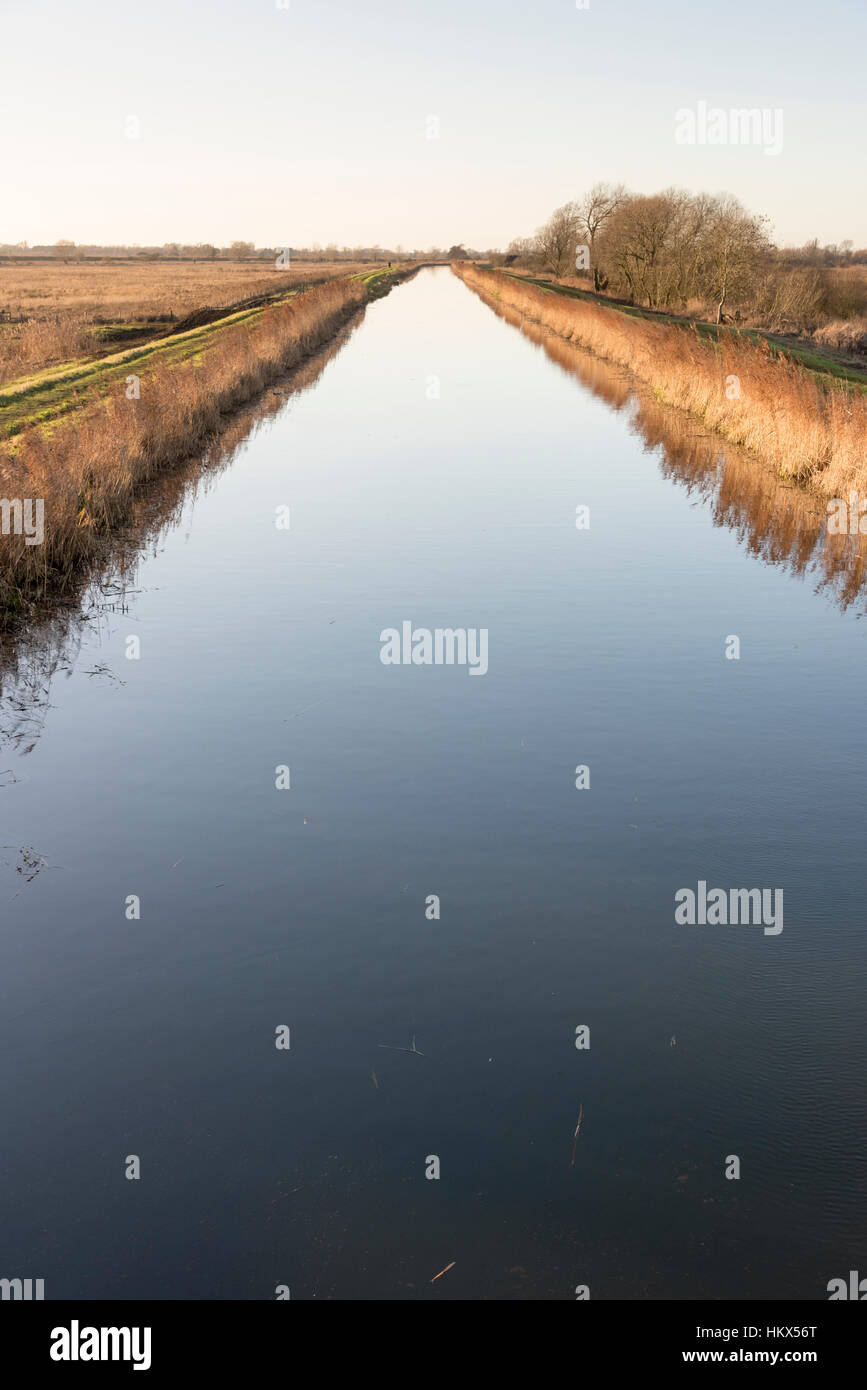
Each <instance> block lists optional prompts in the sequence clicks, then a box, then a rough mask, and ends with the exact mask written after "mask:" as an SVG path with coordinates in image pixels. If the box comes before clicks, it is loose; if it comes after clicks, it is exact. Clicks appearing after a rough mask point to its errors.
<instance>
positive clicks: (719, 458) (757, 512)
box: [474, 287, 867, 608]
mask: <svg viewBox="0 0 867 1390" xmlns="http://www.w3.org/2000/svg"><path fill="white" fill-rule="evenodd" d="M474 288H475V287H474ZM483 297H484V298H485V301H486V303H488V304H490V307H491V308H492V309H493V310H494V311H495V313H497V314H499V316H500V317H501V318H503V319H505V320H506V322H508V323H510V324H512V325H513V326H514V327H516V328H518V329H520V331H521V332H522V333H523V334H524V335H525V337H527V338H529V339H531V341H532V342H534V343H536V344H538V346H539V347H541V348H542V350H543V351H544V352H545V354H546V356H547V357H549V358H550V359H551V361H552V362H555V363H556V364H557V366H558V367H559V368H561V370H562V371H564V372H567V373H568V374H569V375H571V376H575V377H578V379H579V380H580V381H581V382H582V383H583V385H585V386H587V387H588V388H589V389H590V390H591V391H593V393H594V394H595V395H597V396H599V397H601V399H602V400H604V401H606V402H607V404H608V405H610V406H612V407H613V409H615V410H624V411H628V412H629V414H630V417H631V425H632V428H633V429H634V430H635V432H636V433H637V434H638V435H640V437H641V438H642V439H643V440H644V442H645V444H646V446H647V447H648V448H649V449H652V450H653V451H654V452H655V453H656V454H657V457H658V459H659V464H660V467H661V469H662V472H663V474H664V476H665V477H667V478H670V479H672V480H673V481H675V482H678V483H680V484H681V485H682V486H684V487H686V488H687V490H688V491H690V492H693V491H694V492H696V493H698V494H699V495H701V496H703V497H706V498H707V499H708V501H709V502H710V503H711V506H712V509H713V519H714V522H715V524H716V525H718V526H728V527H730V528H731V529H732V530H733V531H734V532H735V533H736V535H737V536H738V538H739V540H740V541H741V542H742V544H743V545H745V546H746V547H747V549H748V550H749V551H750V553H751V554H754V555H756V556H758V557H759V558H760V559H762V560H764V561H765V562H766V563H767V564H770V565H781V566H785V567H786V568H788V569H789V570H790V571H791V572H792V573H794V574H800V575H804V574H807V573H812V574H814V575H816V576H818V579H819V584H820V587H827V589H828V590H829V591H830V592H831V593H832V594H833V595H834V597H835V599H836V600H837V601H838V602H839V604H840V606H841V607H843V608H845V607H847V606H848V605H850V604H852V603H854V602H855V601H856V600H857V599H858V598H859V597H862V596H863V595H864V594H865V591H867V536H848V535H839V536H838V535H829V534H828V531H827V526H826V521H827V517H826V513H825V508H824V502H823V501H822V500H821V498H820V497H818V496H817V495H816V494H815V493H814V492H812V491H809V490H807V489H805V488H802V487H797V486H793V485H792V484H790V483H782V482H781V481H780V479H779V477H778V476H777V474H776V473H775V472H774V471H773V469H772V468H770V467H768V466H767V465H763V464H762V463H761V461H759V460H757V459H755V458H753V457H751V456H750V455H749V454H747V453H745V452H744V451H743V450H741V449H739V448H737V447H735V446H734V445H733V444H731V443H728V442H726V441H723V440H721V439H720V438H718V437H716V436H714V435H713V434H709V433H708V432H707V430H705V429H703V428H702V425H701V424H700V423H699V422H698V421H696V419H695V418H694V417H693V416H691V415H689V414H687V413H686V412H684V411H680V410H676V409H673V408H672V407H671V406H667V405H664V404H661V403H660V401H659V399H658V397H657V396H656V395H655V394H654V393H653V392H652V391H651V390H650V389H649V388H648V387H647V386H646V385H644V384H643V383H642V382H640V381H639V380H637V378H636V377H634V376H633V375H632V374H631V373H630V372H629V371H628V370H627V369H624V368H622V367H619V366H616V365H614V364H613V363H611V362H608V361H606V360H605V359H604V358H602V357H597V356H594V355H593V354H592V353H591V352H590V351H589V350H588V349H586V348H583V347H581V346H578V345H576V344H575V343H572V342H568V341H567V340H566V339H565V338H563V337H561V336H560V335H559V334H557V333H556V332H554V331H553V330H552V329H550V328H546V327H544V326H542V325H541V324H540V323H538V322H535V321H534V320H533V319H530V318H529V317H528V316H527V314H526V313H522V312H521V311H520V310H518V309H516V308H513V307H511V306H509V305H508V304H504V303H503V302H502V301H501V300H498V299H490V298H488V296H487V295H484V296H483Z"/></svg>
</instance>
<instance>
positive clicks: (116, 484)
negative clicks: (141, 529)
mask: <svg viewBox="0 0 867 1390" xmlns="http://www.w3.org/2000/svg"><path fill="white" fill-rule="evenodd" d="M368 297H369V293H368V290H367V289H366V287H365V285H364V284H363V283H362V281H360V280H348V279H341V280H333V281H330V282H329V283H328V284H325V285H318V286H316V287H314V288H312V289H309V290H306V291H303V292H302V293H301V294H299V295H298V296H297V297H296V298H295V299H293V300H291V301H290V302H289V303H287V304H281V305H279V306H277V307H275V308H272V309H268V310H266V311H265V313H264V314H263V315H262V316H261V318H260V319H259V320H258V321H257V322H256V324H255V326H252V327H250V326H248V325H246V324H241V325H239V326H237V327H235V328H231V329H226V330H225V331H224V333H223V334H221V335H220V337H219V339H218V341H217V342H216V343H215V344H214V345H213V346H212V347H210V348H209V349H208V351H207V352H206V353H204V354H203V356H202V358H201V359H200V360H199V361H189V362H185V363H183V364H180V365H176V366H172V367H166V366H160V367H157V368H154V369H153V370H151V371H149V372H148V374H147V375H146V376H143V377H142V379H141V387H140V390H141V396H140V398H139V399H137V400H128V399H127V398H126V393H125V391H124V389H123V387H121V388H120V390H118V391H116V392H115V393H114V394H113V395H112V396H110V397H109V398H107V399H105V400H103V401H100V402H99V403H98V404H95V405H92V406H87V407H85V408H83V409H82V410H81V411H79V412H77V413H76V414H75V416H74V417H73V418H72V419H70V420H69V421H68V422H65V423H64V424H62V425H59V426H58V427H56V428H55V430H54V431H53V432H52V434H51V436H50V438H49V437H47V436H46V435H45V434H44V433H43V431H41V430H39V429H31V430H28V431H26V432H25V433H24V434H22V435H20V436H18V439H17V440H16V448H15V450H14V452H13V450H12V449H10V448H9V447H8V446H7V447H6V448H5V449H4V451H3V452H0V496H2V497H3V498H19V499H43V501H44V516H45V526H44V540H43V542H42V544H39V545H28V544H27V543H26V537H25V536H23V535H14V534H12V535H0V622H3V621H9V620H11V619H13V618H14V617H16V616H19V615H20V614H21V612H22V611H23V610H24V609H26V608H27V607H28V606H29V604H30V603H31V602H32V601H34V600H36V599H39V598H41V597H43V596H44V595H45V594H46V593H48V592H49V591H51V592H52V593H54V592H56V591H57V589H58V588H60V589H62V587H63V581H64V577H68V576H71V575H72V574H73V572H74V571H75V570H76V569H77V568H78V566H79V565H80V564H82V563H83V562H85V561H87V560H89V559H92V558H94V556H95V555H96V554H97V553H98V551H99V548H100V546H101V545H103V544H104V542H105V537H106V536H107V535H110V534H111V533H112V532H113V531H116V530H117V529H118V528H119V527H122V526H124V525H125V524H126V523H127V522H128V520H129V519H130V518H131V516H132V504H133V501H134V499H135V496H136V493H137V491H138V490H139V489H140V488H141V487H142V485H143V484H145V483H147V482H148V480H149V479H152V478H153V477H155V476H156V475H157V474H158V473H159V472H160V471H161V470H163V469H165V468H167V467H169V466H171V465H172V464H175V463H178V462H179V461H181V460H182V459H183V458H185V457H187V456H189V455H190V454H191V453H193V452H195V451H198V450H200V449H201V448H202V447H203V446H205V445H206V444H207V443H208V442H209V440H211V439H212V438H213V437H214V436H215V435H216V433H217V431H218V430H219V429H220V426H221V424H222V423H223V422H224V418H225V416H226V414H227V413H228V412H230V411H232V410H233V409H234V408H236V407H237V406H239V405H241V404H242V403H244V402H245V401H248V400H250V399H251V398H252V397H254V396H255V395H256V394H257V393H258V392H260V391H261V390H262V389H263V388H264V387H265V386H266V385H268V383H269V382H271V381H273V380H274V379H275V378H277V377H278V376H280V375H281V374H282V373H284V372H286V371H287V370H289V369H291V368H293V367H295V366H297V365H298V364H299V363H301V362H303V361H304V359H305V358H306V357H307V356H308V355H309V354H310V353H311V352H313V351H315V350H316V349H317V348H319V347H321V346H322V345H323V344H324V343H326V342H327V341H328V340H329V338H331V337H332V336H333V335H334V334H335V333H336V332H337V331H338V329H339V328H340V327H341V326H342V325H343V324H344V323H345V322H346V321H347V320H348V319H349V318H350V317H351V315H352V314H353V313H354V312H355V311H356V310H358V309H359V308H360V307H361V306H362V305H363V304H364V303H365V302H366V301H367V299H368Z"/></svg>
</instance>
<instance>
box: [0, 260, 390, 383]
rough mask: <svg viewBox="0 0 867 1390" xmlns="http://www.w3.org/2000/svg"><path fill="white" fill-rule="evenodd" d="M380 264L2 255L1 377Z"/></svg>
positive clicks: (102, 349) (5, 378)
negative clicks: (284, 266) (285, 265)
mask: <svg viewBox="0 0 867 1390" xmlns="http://www.w3.org/2000/svg"><path fill="white" fill-rule="evenodd" d="M381 268H382V267H381V264H380V265H379V266H377V267H374V265H373V264H372V263H370V264H368V263H366V262H357V263H356V262H354V261H338V262H334V263H328V262H303V263H302V262H299V263H297V264H296V265H293V266H291V267H290V268H289V269H288V270H278V269H276V267H274V266H272V265H269V263H268V262H262V261H258V262H251V263H249V264H245V263H244V262H241V261H146V262H136V261H108V260H106V261H93V262H85V263H81V262H64V261H50V260H41V259H34V260H31V261H23V262H19V261H18V260H15V261H14V262H8V261H7V262H5V263H4V262H0V382H5V381H11V380H14V379H15V377H17V376H22V375H24V374H25V373H27V372H31V371H35V370H38V369H39V368H41V367H50V366H53V365H54V364H55V363H60V362H66V361H69V360H70V359H73V358H81V357H91V356H98V355H100V354H101V353H102V352H110V351H112V350H113V349H114V348H116V346H117V344H118V342H121V341H122V342H124V343H130V342H133V341H134V340H135V338H136V336H137V331H138V330H140V331H141V334H142V335H144V334H146V333H148V332H149V331H150V332H152V331H153V326H154V325H155V324H160V323H166V324H167V325H168V324H170V323H171V322H172V321H173V320H174V321H175V322H177V321H178V320H183V319H185V318H186V317H187V316H188V315H190V314H191V313H194V312H195V311H196V310H198V309H202V308H205V307H207V308H209V309H220V308H229V307H230V306H232V305H234V304H237V303H239V302H240V301H243V300H246V299H250V298H253V297H258V296H260V295H265V294H272V293H279V292H280V291H283V292H285V291H287V290H292V289H297V288H300V287H301V286H302V285H308V284H314V283H318V282H321V281H323V280H330V279H333V278H334V277H335V276H342V275H351V274H353V273H358V272H359V271H362V270H372V269H381Z"/></svg>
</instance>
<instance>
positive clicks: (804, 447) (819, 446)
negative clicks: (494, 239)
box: [452, 263, 867, 497]
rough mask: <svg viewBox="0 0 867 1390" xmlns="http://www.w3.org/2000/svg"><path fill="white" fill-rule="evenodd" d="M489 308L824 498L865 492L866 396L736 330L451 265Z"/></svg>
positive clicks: (465, 266)
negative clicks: (625, 377)
mask: <svg viewBox="0 0 867 1390" xmlns="http://www.w3.org/2000/svg"><path fill="white" fill-rule="evenodd" d="M452 268H453V270H455V271H456V273H457V274H459V275H460V276H461V277H462V278H463V280H464V281H465V283H466V284H467V285H469V286H470V287H471V288H472V289H474V290H476V292H477V293H478V294H480V295H481V296H482V297H483V298H486V299H487V300H488V301H489V302H490V303H492V305H493V306H494V307H496V306H498V305H507V306H509V307H511V308H513V309H518V310H519V311H520V312H521V313H523V314H525V315H527V317H528V318H530V319H531V320H532V321H534V322H536V323H539V324H542V325H543V326H544V327H546V328H549V329H551V330H553V332H555V333H558V334H560V335H561V337H563V338H565V339H567V340H568V341H570V342H574V343H578V344H580V345H581V346H582V347H585V348H588V349H589V350H590V351H591V352H594V353H596V354H597V355H598V356H599V357H604V358H607V359H608V360H609V361H611V362H616V363H617V364H618V365H620V366H623V367H628V368H629V369H630V370H631V371H632V372H634V373H635V375H636V376H637V377H638V378H639V379H640V380H641V381H644V382H646V383H647V384H648V385H650V386H651V387H652V388H653V390H654V391H655V392H656V394H657V395H658V397H659V399H660V400H662V401H665V402H666V403H667V404H669V405H674V406H677V407H678V408H680V409H682V410H687V411H689V412H690V414H692V415H695V416H697V417H698V418H699V419H701V420H702V421H703V422H704V424H705V426H706V427H707V428H709V429H712V430H714V431H716V432H717V433H718V434H722V435H725V436H726V437H727V438H729V439H731V440H733V442H734V443H736V444H740V445H742V446H743V447H744V448H746V449H748V450H749V451H750V452H751V453H753V454H757V455H758V456H759V457H760V458H761V459H763V460H765V461H766V462H768V463H770V464H771V466H772V467H773V468H774V469H776V471H777V472H778V473H779V474H780V476H782V477H788V478H793V479H796V480H797V481H798V482H801V483H805V484H809V485H811V486H813V487H815V488H817V490H819V491H820V492H822V493H824V494H826V495H827V496H831V497H845V496H846V495H847V491H848V489H849V488H859V487H860V488H861V489H862V490H863V489H865V488H867V452H865V445H867V396H865V395H864V393H863V391H862V390H860V389H859V388H857V387H852V386H850V385H848V384H840V385H836V384H835V385H831V384H828V383H826V382H825V381H823V380H822V379H820V378H818V377H816V376H814V375H813V374H811V373H810V372H809V371H807V370H806V369H805V368H804V367H802V366H799V365H797V364H796V363H795V362H793V361H791V360H789V359H787V358H786V357H784V356H778V355H776V354H775V353H774V352H773V351H772V350H771V349H770V348H769V347H768V346H767V345H766V344H765V343H763V342H759V343H755V342H753V341H751V340H750V339H749V338H747V337H744V336H742V335H740V334H738V333H735V332H726V333H724V334H723V335H722V336H721V338H720V341H719V342H716V341H715V340H713V339H709V338H706V337H701V336H700V335H699V334H698V333H697V332H696V331H695V330H694V329H693V328H692V327H689V326H686V325H681V324H677V323H670V322H669V323H667V322H664V321H661V320H659V321H653V320H650V319H646V318H637V317H629V316H627V315H626V314H623V313H620V312H619V311H618V310H617V309H614V308H608V307H607V306H603V305H601V304H597V303H592V302H588V301H586V300H580V299H567V298H565V297H563V296H561V295H558V294H554V293H546V292H545V291H543V290H541V289H539V288H537V287H536V286H535V285H528V284H524V283H521V282H519V281H517V280H515V279H513V278H512V277H510V276H508V275H505V274H503V272H501V271H490V270H479V269H476V268H475V267H471V266H469V265H467V264H466V263H457V264H455V265H453V267H452Z"/></svg>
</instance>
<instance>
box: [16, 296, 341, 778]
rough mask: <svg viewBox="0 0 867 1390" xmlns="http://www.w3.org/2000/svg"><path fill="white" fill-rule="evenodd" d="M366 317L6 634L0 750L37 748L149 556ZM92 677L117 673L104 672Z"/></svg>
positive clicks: (141, 503)
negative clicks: (86, 649)
mask: <svg viewBox="0 0 867 1390" xmlns="http://www.w3.org/2000/svg"><path fill="white" fill-rule="evenodd" d="M363 319H364V310H361V311H360V312H359V313H358V314H357V315H356V316H355V317H353V318H352V319H350V320H349V321H348V323H346V324H345V325H344V327H343V328H342V329H341V331H340V333H339V334H338V335H337V336H336V337H335V338H334V339H333V341H332V342H331V343H329V344H328V345H327V346H326V347H324V348H322V349H321V350H320V351H318V352H316V353H314V354H312V355H311V357H310V358H309V359H308V360H307V362H305V363H304V364H303V365H302V366H301V367H299V368H297V369H296V370H294V371H293V372H291V373H289V374H287V376H286V377H285V378H282V379H279V380H278V381H276V382H275V383H274V384H273V385H272V386H271V387H269V389H268V390H267V391H266V392H265V393H264V394H263V395H262V396H261V397H259V398H258V399H257V400H256V401H253V402H250V403H249V404H248V405H246V406H243V407H241V409H239V410H238V411H237V412H235V413H234V414H233V415H232V417H231V419H230V420H228V421H227V423H226V426H225V428H224V429H223V431H222V432H221V433H220V435H219V437H218V438H217V439H215V440H214V442H213V444H212V445H211V447H210V448H209V449H208V450H207V452H206V453H204V454H202V455H196V456H195V457H193V458H190V459H188V460H187V461H186V462H184V463H182V464H181V465H180V466H179V467H177V468H175V469H173V470H172V471H171V472H169V473H166V474H165V475H164V476H163V477H162V478H160V479H159V480H158V481H157V482H155V483H153V484H151V485H150V486H149V487H148V488H147V491H146V492H144V493H143V494H142V496H141V497H139V498H137V499H136V501H135V502H134V505H133V515H132V519H131V522H130V525H129V526H128V527H127V528H126V529H125V530H124V531H123V532H122V533H120V534H118V535H116V536H113V537H112V538H111V540H110V541H109V542H107V545H106V550H105V552H104V553H103V554H102V555H101V556H100V558H99V561H98V563H95V564H94V565H92V566H91V567H90V568H88V569H86V570H82V571H81V572H80V574H79V575H78V576H77V577H76V578H75V579H74V580H73V581H71V582H70V583H68V584H66V587H65V588H64V592H63V595H62V597H58V599H57V600H56V601H55V602H54V603H52V604H51V605H50V606H46V607H45V608H44V609H40V610H39V611H37V612H36V613H35V614H34V615H32V616H31V617H29V618H28V619H27V620H26V621H25V622H23V623H21V624H20V625H19V626H18V627H16V628H15V629H13V630H12V631H7V632H3V633H0V751H2V749H4V748H11V749H14V750H15V752H16V753H19V754H26V753H29V752H30V751H31V749H32V748H33V747H34V745H35V743H36V741H37V740H38V738H39V736H40V734H41V732H42V729H43V727H44V723H45V719H46V716H47V713H48V710H49V709H50V708H51V700H50V694H51V686H52V682H53V681H54V680H55V679H56V678H57V677H59V676H69V675H71V674H72V671H73V669H74V667H75V662H76V658H77V656H78V653H79V650H80V648H81V645H82V643H83V641H84V640H85V638H86V637H87V636H91V635H93V634H94V633H98V632H99V630H100V628H101V627H104V625H105V623H106V620H107V619H108V617H109V616H110V615H115V614H118V613H125V612H126V611H127V609H128V607H129V600H130V599H131V598H132V596H133V595H134V594H135V593H137V592H139V589H138V584H139V577H140V568H141V564H142V561H143V560H145V559H147V558H148V557H149V556H151V555H153V554H155V553H156V552H157V551H159V550H160V549H161V548H162V546H163V545H164V543H165V539H166V537H167V535H168V534H169V533H170V532H171V531H172V530H175V529H177V528H178V527H180V526H181V525H183V524H184V520H185V517H186V518H187V521H189V513H190V510H191V509H192V508H193V507H194V506H195V503H196V500H197V499H198V498H200V497H203V496H205V495H207V493H208V492H209V491H210V490H211V488H213V487H214V486H215V484H216V482H217V480H218V478H219V477H220V475H221V474H222V473H223V472H224V471H225V470H226V468H228V466H229V465H230V464H231V463H232V461H233V460H234V458H235V456H236V455H237V453H238V450H239V449H240V448H241V447H242V446H243V445H245V444H246V443H248V442H249V441H250V440H251V439H252V438H253V437H254V436H255V435H256V433H257V432H258V431H259V430H261V429H262V428H263V426H265V425H266V424H267V423H268V422H269V421H270V420H271V419H272V418H273V417H274V416H275V415H277V414H278V413H279V411H281V410H282V409H283V408H284V406H285V405H286V400H287V398H288V397H289V396H296V395H300V394H301V393H303V392H305V391H309V390H310V389H311V388H312V387H313V386H315V384H316V382H317V381H318V380H319V378H320V376H321V375H322V373H323V371H324V370H325V368H326V367H327V365H328V363H329V362H330V361H332V359H333V358H334V357H336V356H337V354H338V353H339V352H340V351H341V349H342V348H343V346H344V344H345V343H346V342H347V341H348V339H349V338H350V337H351V336H352V334H353V333H354V332H355V331H356V329H357V328H358V327H359V325H360V324H361V323H362V321H363ZM87 674H91V675H94V676H100V675H108V676H111V673H110V672H101V671H94V672H90V673H87ZM2 776H3V774H2V769H0V779H2ZM0 787H2V780H0Z"/></svg>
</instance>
